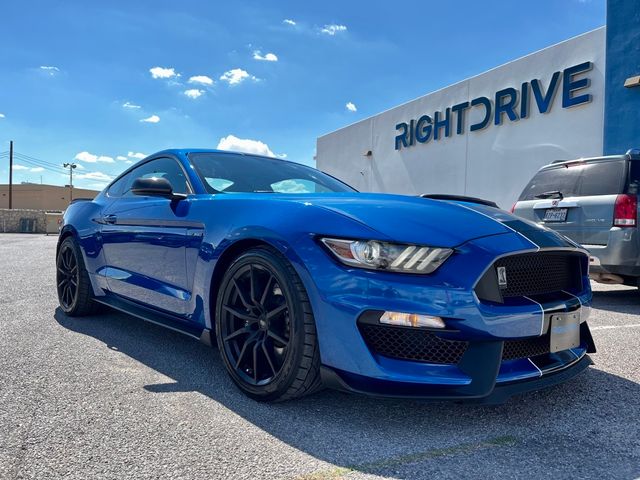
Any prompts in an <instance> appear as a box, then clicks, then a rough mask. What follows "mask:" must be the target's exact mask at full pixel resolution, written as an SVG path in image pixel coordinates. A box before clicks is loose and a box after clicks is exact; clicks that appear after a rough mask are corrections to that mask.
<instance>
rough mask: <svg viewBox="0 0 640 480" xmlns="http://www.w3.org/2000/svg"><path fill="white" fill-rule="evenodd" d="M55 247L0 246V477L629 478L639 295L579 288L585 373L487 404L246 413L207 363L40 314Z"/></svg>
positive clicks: (25, 239) (150, 337)
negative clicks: (585, 294)
mask: <svg viewBox="0 0 640 480" xmlns="http://www.w3.org/2000/svg"><path fill="white" fill-rule="evenodd" d="M56 240H57V238H56V237H55V236H51V237H46V236H40V235H38V236H35V235H31V236H30V235H17V234H13V235H12V234H2V235H0V271H1V272H2V274H1V275H0V306H1V307H2V308H1V310H0V311H1V313H0V478H8V479H13V478H37V479H44V478H79V479H89V478H90V479H98V478H109V479H115V478H217V477H224V478H252V479H257V478H291V479H308V480H311V479H314V480H323V479H334V478H343V477H346V478H396V479H413V478H478V477H487V478H494V477H500V478H514V479H515V478H532V477H533V478H626V479H636V478H638V477H640V316H639V314H640V295H639V294H637V293H636V292H635V290H634V289H630V288H626V287H603V286H595V287H594V289H595V294H594V307H595V308H594V311H593V314H592V318H591V321H590V324H591V326H592V328H593V334H594V338H595V341H596V344H597V347H598V348H599V353H597V354H595V355H594V356H593V358H594V360H595V362H596V365H595V366H594V367H591V368H590V369H589V370H588V371H587V372H585V373H584V374H582V375H581V376H579V377H577V378H576V379H574V380H572V381H570V382H568V383H566V384H564V385H561V386H558V387H555V388H552V389H550V390H545V391H542V392H538V393H534V394H527V395H525V396H520V397H515V398H513V399H512V400H511V401H510V402H509V403H507V404H505V405H501V406H474V405H459V404H450V403H436V404H429V403H422V402H415V401H406V400H379V399H371V398H364V397H359V396H351V395H346V394H342V393H337V392H331V391H323V392H321V393H319V394H316V395H314V396H312V397H309V398H306V399H303V400H300V401H293V402H288V403H284V404H277V405H264V404H259V403H256V402H253V401H252V400H249V399H248V398H246V397H244V396H243V395H242V394H240V393H239V392H238V391H237V390H236V388H235V387H234V386H233V385H232V383H231V381H230V380H229V379H228V378H227V375H226V373H225V372H224V370H223V367H222V364H221V362H220V360H219V359H218V353H217V351H216V350H212V349H209V348H207V347H205V346H204V345H201V344H199V343H197V342H195V341H193V340H190V339H189V338H187V337H183V336H181V335H180V334H178V333H174V332H171V331H168V330H164V329H162V328H160V327H157V326H154V325H151V324H148V323H145V322H142V321H140V320H137V319H135V318H133V317H129V316H127V315H124V314H120V313H115V312H109V311H107V312H105V313H103V314H100V315H96V316H93V317H87V318H77V319H76V318H68V317H66V316H64V315H63V314H62V313H61V312H60V311H59V310H56V307H57V299H56V293H55V282H54V273H55V272H54V271H55V268H54V252H55V244H56Z"/></svg>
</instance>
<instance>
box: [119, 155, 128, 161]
mask: <svg viewBox="0 0 640 480" xmlns="http://www.w3.org/2000/svg"><path fill="white" fill-rule="evenodd" d="M126 159H127V157H123V156H122V155H118V156H117V157H116V160H122V161H124V160H126Z"/></svg>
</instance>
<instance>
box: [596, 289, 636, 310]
mask: <svg viewBox="0 0 640 480" xmlns="http://www.w3.org/2000/svg"><path fill="white" fill-rule="evenodd" d="M592 306H593V308H596V309H598V310H608V311H611V312H618V313H627V314H640V292H638V289H637V288H620V289H616V290H593V301H592Z"/></svg>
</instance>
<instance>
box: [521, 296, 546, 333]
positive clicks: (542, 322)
mask: <svg viewBox="0 0 640 480" xmlns="http://www.w3.org/2000/svg"><path fill="white" fill-rule="evenodd" d="M524 298H526V299H527V300H530V301H532V302H533V303H535V304H536V305H538V306H539V307H540V316H541V317H542V318H541V319H540V335H542V334H543V333H544V308H543V306H542V305H541V304H540V303H538V302H536V301H535V300H534V299H532V298H529V297H524Z"/></svg>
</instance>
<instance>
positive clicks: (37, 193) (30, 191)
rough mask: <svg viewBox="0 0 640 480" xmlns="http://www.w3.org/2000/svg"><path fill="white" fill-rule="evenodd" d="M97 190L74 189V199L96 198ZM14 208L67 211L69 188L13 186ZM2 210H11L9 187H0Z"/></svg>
mask: <svg viewBox="0 0 640 480" xmlns="http://www.w3.org/2000/svg"><path fill="white" fill-rule="evenodd" d="M97 194H98V192H97V191H95V190H86V189H83V188H74V189H73V198H94V197H95V196H96V195H97ZM12 206H13V208H26V209H34V210H66V208H67V207H68V206H69V187H59V186H56V185H40V184H31V183H27V184H24V183H21V184H18V185H13V205H12ZM0 208H9V185H0Z"/></svg>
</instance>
